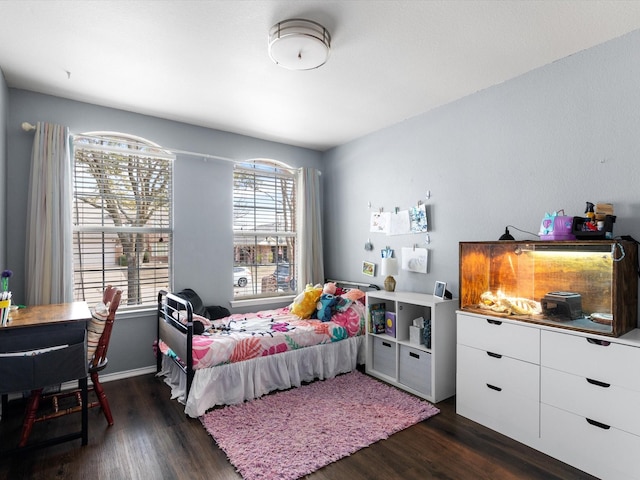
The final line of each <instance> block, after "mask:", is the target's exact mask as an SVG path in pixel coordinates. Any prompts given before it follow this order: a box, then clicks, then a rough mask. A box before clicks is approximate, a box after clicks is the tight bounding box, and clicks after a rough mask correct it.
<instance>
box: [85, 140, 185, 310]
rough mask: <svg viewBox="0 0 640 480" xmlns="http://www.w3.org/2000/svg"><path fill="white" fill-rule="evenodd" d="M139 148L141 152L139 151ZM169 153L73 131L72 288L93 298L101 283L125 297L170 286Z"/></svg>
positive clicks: (142, 300) (147, 297) (149, 298)
mask: <svg viewBox="0 0 640 480" xmlns="http://www.w3.org/2000/svg"><path fill="white" fill-rule="evenodd" d="M141 150H144V152H141ZM171 199H172V160H171V158H170V157H169V156H168V155H167V154H166V152H163V151H162V150H161V149H159V148H158V147H156V146H146V145H143V144H140V143H139V141H134V140H131V139H126V138H119V137H104V138H96V137H84V136H78V137H76V138H75V139H74V204H73V224H74V274H75V286H74V296H75V298H76V299H78V300H86V301H88V302H94V301H99V300H100V299H101V298H102V291H103V290H104V288H105V287H106V285H107V284H111V285H114V286H117V287H119V288H121V289H122V290H123V304H124V305H145V304H154V303H155V302H156V296H157V292H158V290H159V289H160V288H164V289H168V288H169V278H170V268H169V266H170V263H169V260H170V258H169V256H170V252H171V240H172V219H171V210H172V209H171Z"/></svg>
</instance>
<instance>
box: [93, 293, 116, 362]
mask: <svg viewBox="0 0 640 480" xmlns="http://www.w3.org/2000/svg"><path fill="white" fill-rule="evenodd" d="M121 297H122V290H120V289H117V288H115V287H112V286H111V285H107V288H106V289H105V291H104V295H103V296H102V302H103V303H104V304H105V305H108V306H109V316H108V317H107V320H106V321H105V325H104V330H103V331H102V335H100V340H99V341H98V346H97V347H96V352H95V353H94V355H93V360H92V362H91V365H90V367H93V368H96V367H99V366H102V365H103V364H105V363H106V360H107V350H108V349H109V340H110V339H111V329H112V328H113V321H114V320H115V319H116V310H118V307H119V306H120V298H121Z"/></svg>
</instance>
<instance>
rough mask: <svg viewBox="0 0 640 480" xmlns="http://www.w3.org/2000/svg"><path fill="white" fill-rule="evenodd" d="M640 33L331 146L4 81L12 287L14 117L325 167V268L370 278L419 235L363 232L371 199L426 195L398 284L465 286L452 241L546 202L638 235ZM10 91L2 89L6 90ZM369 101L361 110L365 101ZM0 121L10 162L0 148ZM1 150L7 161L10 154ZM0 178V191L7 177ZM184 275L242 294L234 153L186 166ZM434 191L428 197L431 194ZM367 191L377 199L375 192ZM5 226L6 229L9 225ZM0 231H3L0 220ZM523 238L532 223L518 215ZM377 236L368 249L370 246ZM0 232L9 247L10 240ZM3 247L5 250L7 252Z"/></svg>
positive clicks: (18, 256)
mask: <svg viewBox="0 0 640 480" xmlns="http://www.w3.org/2000/svg"><path fill="white" fill-rule="evenodd" d="M637 52H640V32H634V33H631V34H629V35H626V36H625V37H622V38H620V39H616V40H613V41H611V42H608V43H606V44H603V45H600V46H597V47H595V48H592V49H589V50H587V51H584V52H581V53H578V54H576V55H573V56H571V57H568V58H566V59H563V60H561V61H558V62H555V63H553V64H551V65H548V66H546V67H544V68H541V69H538V70H536V71H533V72H530V73H528V74H526V75H523V76H521V77H519V78H516V79H514V80H511V81H508V82H505V83H503V84H501V85H498V86H495V87H493V88H490V89H487V90H484V91H481V92H478V93H476V94H474V95H471V96H469V97H466V98H464V99H462V100H459V101H457V102H455V103H452V104H449V105H446V106H444V107H441V108H439V109H437V110H435V111H432V112H428V113H425V114H423V115H420V116H418V117H415V118H411V119H409V120H406V121H405V122H402V123H400V124H398V125H395V126H393V127H390V128H387V129H384V130H382V131H379V132H376V133H374V134H371V135H368V136H366V137H363V138H361V139H358V140H356V141H353V142H350V143H349V144H346V145H344V146H341V147H338V148H335V149H333V150H331V151H329V152H326V153H325V154H324V155H322V154H320V153H318V152H314V151H309V150H304V149H299V148H295V147H290V146H286V145H282V144H276V143H270V142H264V141H260V140H257V139H252V138H248V137H243V136H239V135H233V134H229V133H225V132H219V131H214V130H209V129H205V128H199V127H193V126H189V125H185V124H181V123H177V122H171V121H166V120H161V119H157V118H152V117H147V116H144V115H138V114H134V113H129V112H124V111H120V110H114V109H109V108H104V107H99V106H95V105H88V104H84V103H78V102H72V101H68V100H64V99H60V98H55V97H50V96H46V95H40V94H36V93H32V92H26V91H21V90H15V89H9V93H8V105H9V106H8V113H7V114H6V116H7V121H6V125H5V127H6V128H2V127H3V124H2V122H4V117H5V115H4V114H3V112H2V109H3V108H5V105H6V103H7V95H6V87H3V85H0V132H5V131H6V142H7V148H8V154H7V158H6V161H7V177H8V178H11V182H8V183H7V185H6V187H5V188H6V199H7V211H9V212H11V215H8V216H7V219H6V226H5V227H4V228H6V231H7V232H11V235H8V236H7V243H6V252H7V265H8V268H12V269H13V270H14V271H16V274H17V276H16V278H14V279H12V280H13V281H12V289H14V286H15V290H16V291H18V292H20V293H19V294H20V295H21V294H22V292H23V289H24V286H23V279H22V278H21V276H22V277H23V273H21V272H22V270H23V269H24V247H23V245H24V238H25V232H24V229H25V215H26V190H27V183H28V171H29V159H30V151H31V142H32V139H33V134H32V133H25V132H23V131H22V130H21V129H20V123H21V122H23V121H28V122H31V123H35V122H37V121H50V122H56V123H61V124H65V125H68V126H69V127H70V128H71V130H72V132H74V133H79V132H86V131H94V130H112V131H119V132H125V133H130V134H133V135H139V136H141V137H144V138H147V139H149V140H152V141H154V142H156V143H158V144H160V145H163V146H166V147H173V148H178V149H183V150H188V151H194V152H201V153H204V154H211V155H219V156H223V157H230V158H234V159H246V158H254V157H269V158H275V159H279V160H282V161H284V162H287V163H290V164H292V165H295V166H302V165H308V166H314V167H317V168H320V169H321V170H322V171H323V175H322V182H323V189H324V194H323V197H324V199H325V201H324V232H325V273H326V275H327V276H330V277H333V278H340V279H350V280H360V281H363V282H368V281H370V280H373V282H374V283H377V284H382V278H381V277H380V276H377V277H375V278H373V279H370V278H369V277H365V276H363V275H362V274H361V273H360V272H361V265H362V261H363V260H367V261H373V262H375V263H378V264H379V249H380V248H382V247H383V246H385V245H389V246H391V247H392V248H394V249H397V250H399V249H400V248H402V247H403V246H407V247H410V246H412V245H413V244H418V245H419V246H425V245H424V243H423V240H424V236H423V235H403V236H393V237H387V236H383V235H380V234H371V233H369V231H368V230H369V216H370V213H371V211H372V210H373V209H375V210H377V209H378V208H380V207H382V208H384V209H385V210H393V209H394V208H395V207H400V208H401V209H404V208H407V207H409V206H411V205H414V204H415V203H416V202H417V201H418V200H423V201H425V202H426V204H427V207H428V215H429V225H430V232H429V234H430V238H431V244H430V245H428V248H429V251H430V253H429V255H430V256H429V270H428V273H427V274H426V275H423V274H416V273H408V272H404V271H402V272H401V273H400V275H399V276H398V278H397V280H398V286H397V289H398V290H413V291H418V292H431V291H432V290H433V283H434V281H435V280H444V281H446V282H448V284H449V289H450V290H452V291H453V292H454V294H457V291H458V242H460V241H466V240H494V239H497V238H498V237H499V236H500V235H501V234H502V232H503V231H504V227H505V226H506V225H508V224H510V225H515V226H516V227H518V228H521V229H523V230H527V231H530V232H533V233H534V234H535V233H537V232H538V229H539V225H540V220H541V218H542V216H543V215H544V213H545V212H547V211H553V210H558V209H564V210H565V213H566V214H567V215H581V214H582V213H583V211H584V204H585V202H586V201H592V202H611V203H613V204H614V206H615V209H616V215H617V217H618V218H617V223H616V224H615V229H614V233H616V234H619V235H621V234H629V235H632V236H634V237H635V238H638V239H640V215H638V211H639V207H640V205H639V204H640V198H639V195H638V193H637V190H638V185H640V182H639V180H640V164H639V163H638V158H640V155H639V154H640V141H639V140H638V139H639V138H640V113H638V112H640V88H639V85H640V62H639V61H638V53H637ZM3 91H4V93H3ZM363 115H366V112H363ZM2 135H4V133H1V134H0V162H2V161H3V156H2V143H1V142H2V141H3V140H2V138H3V137H2ZM1 166H2V164H1V163H0V167H1ZM3 181H4V179H3V180H2V181H0V193H1V192H2V188H3V186H2V185H3ZM175 185H176V198H175V204H176V205H175V211H176V215H175V221H176V223H175V258H176V270H175V287H176V288H182V287H186V286H191V287H193V288H195V289H196V290H197V291H198V292H200V293H201V294H202V296H203V297H204V299H205V301H206V302H207V303H217V304H225V303H228V301H229V299H230V298H231V296H232V288H231V286H230V285H229V283H230V282H228V281H227V280H228V275H227V274H226V273H223V274H222V275H220V274H219V273H218V272H229V271H230V269H231V261H232V259H231V257H230V255H228V253H227V252H230V251H231V241H232V240H231V232H230V230H231V218H230V216H231V207H230V202H231V188H232V182H231V166H230V165H229V164H225V163H218V162H213V161H205V160H204V159H200V158H196V157H193V156H186V157H185V158H179V159H178V161H177V164H176V177H175ZM427 190H430V191H431V198H430V199H429V200H426V198H425V193H426V191H427ZM368 202H371V208H370V207H369V206H368ZM0 228H2V227H0ZM0 232H1V230H0ZM511 232H512V234H513V235H514V236H515V237H516V239H532V238H534V237H532V236H530V235H526V234H522V233H520V232H518V231H516V230H514V229H511ZM369 238H370V239H371V241H372V243H373V244H374V246H375V249H374V251H373V252H366V251H365V250H364V244H365V242H366V241H367V239H369ZM1 242H2V239H1V237H0V252H1V251H2V243H1ZM0 258H1V257H0ZM154 335H155V326H154V318H153V316H152V315H142V316H126V317H123V318H121V319H119V321H118V323H117V324H116V327H115V328H114V334H113V338H112V343H111V350H110V358H111V363H110V366H109V370H108V372H118V371H121V370H131V369H135V368H143V367H147V366H149V365H152V364H153V358H152V355H151V348H150V345H151V342H152V341H153V338H154Z"/></svg>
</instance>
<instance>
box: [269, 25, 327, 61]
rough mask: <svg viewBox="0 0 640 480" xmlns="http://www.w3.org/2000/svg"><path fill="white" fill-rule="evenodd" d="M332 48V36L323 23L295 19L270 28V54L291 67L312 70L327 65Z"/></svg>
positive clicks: (275, 59) (274, 58) (274, 59)
mask: <svg viewBox="0 0 640 480" xmlns="http://www.w3.org/2000/svg"><path fill="white" fill-rule="evenodd" d="M330 50H331V35H330V34H329V31H328V30H327V29H326V28H324V27H323V26H322V25H320V24H319V23H316V22H313V21H311V20H303V19H299V18H293V19H290V20H284V21H282V22H278V23H276V24H275V25H274V26H273V27H271V30H270V31H269V56H270V57H271V60H273V61H274V62H275V63H277V64H278V65H280V66H281V67H284V68H288V69H289V70H312V69H314V68H318V67H320V66H322V65H324V64H325V63H326V61H327V59H328V58H329V52H330Z"/></svg>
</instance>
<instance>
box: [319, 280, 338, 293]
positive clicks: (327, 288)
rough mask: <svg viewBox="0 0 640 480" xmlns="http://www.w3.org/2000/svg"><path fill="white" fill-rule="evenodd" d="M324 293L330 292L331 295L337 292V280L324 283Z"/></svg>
mask: <svg viewBox="0 0 640 480" xmlns="http://www.w3.org/2000/svg"><path fill="white" fill-rule="evenodd" d="M322 293H329V294H331V295H335V294H336V284H335V282H327V283H325V284H324V288H323V289H322Z"/></svg>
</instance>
